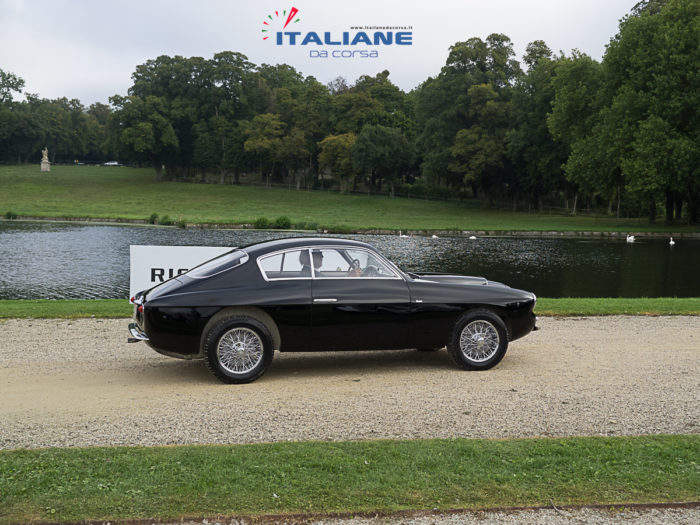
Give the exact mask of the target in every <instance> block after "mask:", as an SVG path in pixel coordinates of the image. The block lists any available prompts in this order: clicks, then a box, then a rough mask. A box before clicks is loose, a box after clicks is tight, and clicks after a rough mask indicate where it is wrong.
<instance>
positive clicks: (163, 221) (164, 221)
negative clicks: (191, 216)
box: [158, 215, 173, 226]
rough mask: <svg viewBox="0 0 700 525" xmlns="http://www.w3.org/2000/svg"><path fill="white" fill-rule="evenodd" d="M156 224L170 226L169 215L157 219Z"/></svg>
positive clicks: (171, 221) (171, 222)
mask: <svg viewBox="0 0 700 525" xmlns="http://www.w3.org/2000/svg"><path fill="white" fill-rule="evenodd" d="M158 224H160V225H161V226H172V224H173V220H172V219H171V218H170V216H169V215H163V216H161V217H160V218H159V219H158Z"/></svg>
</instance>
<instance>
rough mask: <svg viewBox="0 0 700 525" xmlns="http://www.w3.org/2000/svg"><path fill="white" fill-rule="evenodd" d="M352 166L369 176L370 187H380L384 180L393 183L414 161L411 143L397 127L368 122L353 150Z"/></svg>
mask: <svg viewBox="0 0 700 525" xmlns="http://www.w3.org/2000/svg"><path fill="white" fill-rule="evenodd" d="M352 154H353V167H354V169H355V170H357V171H358V172H360V173H366V174H368V175H369V187H371V188H375V189H377V190H381V187H382V182H387V183H388V184H389V186H390V192H391V196H392V197H393V195H394V185H395V183H396V179H397V178H398V176H399V174H400V173H401V171H402V170H404V169H406V167H407V165H409V164H410V161H411V148H410V144H409V142H408V141H407V140H406V138H405V137H404V136H403V134H402V133H401V130H399V129H397V128H388V127H386V126H379V125H373V124H367V125H366V126H364V127H363V128H362V131H361V132H360V134H359V135H358V136H357V140H356V141H355V145H354V146H353V150H352Z"/></svg>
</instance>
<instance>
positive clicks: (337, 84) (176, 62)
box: [0, 0, 700, 222]
mask: <svg viewBox="0 0 700 525" xmlns="http://www.w3.org/2000/svg"><path fill="white" fill-rule="evenodd" d="M699 50H700V3H699V2H698V1H697V0H645V1H643V2H640V3H638V4H637V5H636V6H635V7H634V8H633V9H632V11H631V12H630V13H629V14H628V15H627V16H626V17H624V18H623V19H622V20H621V21H620V25H619V30H618V33H617V35H616V36H615V37H614V38H613V39H612V40H611V41H610V43H609V44H608V46H607V49H606V52H605V54H604V56H603V59H602V61H600V62H598V61H596V60H594V59H592V58H591V57H589V56H587V55H586V54H584V53H581V52H579V51H577V50H574V51H572V52H571V53H570V54H569V55H565V54H563V53H561V52H560V53H559V55H556V54H554V53H553V52H552V51H551V50H550V49H549V47H548V46H547V45H546V43H545V42H543V41H541V40H538V41H534V42H532V43H530V44H529V45H528V46H527V48H526V52H525V54H524V56H523V57H522V62H520V61H518V60H516V58H515V53H514V51H513V44H512V42H511V40H510V39H509V38H508V37H507V36H506V35H503V34H491V35H489V36H488V37H487V38H486V39H480V38H470V39H468V40H466V41H463V42H457V43H455V44H454V45H453V46H451V47H450V50H449V54H448V57H447V60H446V62H445V65H444V66H443V67H442V69H441V71H440V73H439V74H438V75H437V76H435V77H431V78H428V79H427V80H425V81H424V82H423V83H422V84H420V85H419V86H417V87H416V88H415V89H413V90H412V91H410V92H409V93H405V92H403V91H402V90H401V89H399V88H398V87H397V86H395V85H394V84H393V83H392V82H391V81H390V80H389V72H388V71H383V72H381V73H378V74H377V75H375V76H369V75H365V76H361V77H360V78H358V79H357V80H356V81H355V82H354V84H352V83H349V82H348V81H347V80H346V79H344V78H342V77H339V78H337V79H336V80H334V81H332V82H330V83H329V84H328V85H323V84H321V83H319V82H318V81H317V80H316V79H315V78H313V77H304V76H303V75H302V74H301V73H300V72H298V71H297V70H295V69H294V68H293V67H291V66H288V65H274V66H273V65H267V64H263V65H255V64H253V63H251V62H250V61H249V60H248V59H247V58H246V57H245V56H244V55H242V54H240V53H235V52H231V51H225V52H221V53H218V54H216V55H214V56H213V58H211V59H204V58H200V57H191V58H184V57H181V56H174V57H171V56H160V57H158V58H156V59H153V60H148V61H147V62H146V63H144V64H141V65H139V66H137V67H136V70H135V72H134V73H133V74H132V80H133V84H132V86H131V87H130V88H129V90H128V94H127V95H126V96H123V95H115V96H113V97H111V98H110V105H109V106H108V105H105V104H93V105H91V106H90V107H89V108H85V107H83V106H82V105H81V104H80V102H79V101H78V100H67V99H65V98H61V99H56V100H46V99H40V98H39V97H38V96H36V95H32V94H25V99H26V100H24V101H21V102H20V101H16V100H13V93H20V92H21V91H22V89H23V80H22V79H20V78H18V77H16V76H15V75H13V74H12V73H6V72H4V71H2V70H0V161H2V162H20V163H21V162H34V161H35V160H36V159H37V155H38V153H37V152H39V151H40V150H41V148H42V147H44V146H47V147H48V148H49V151H50V153H51V156H52V158H51V160H52V161H53V162H73V161H74V160H76V159H97V160H99V159H107V158H109V159H119V160H120V161H122V162H129V163H133V164H139V165H149V166H152V167H153V168H154V170H155V173H156V176H157V177H158V179H159V180H160V179H168V180H183V179H186V180H200V181H203V182H204V181H206V182H218V183H221V184H228V183H233V184H238V183H240V182H241V178H242V177H245V179H244V180H252V179H257V180H260V181H262V182H264V183H267V184H273V183H277V184H280V183H284V184H287V185H290V186H294V187H296V188H302V187H304V188H308V187H315V188H318V187H322V188H335V189H338V190H340V191H367V192H386V193H389V194H391V195H393V194H394V193H396V192H400V193H409V194H412V195H416V196H432V197H452V196H462V197H473V198H479V199H483V200H486V201H488V202H489V203H491V204H494V205H495V204H498V205H501V206H503V205H507V206H508V207H512V208H513V209H522V208H523V207H527V208H534V209H540V210H542V209H543V208H544V207H545V206H552V205H554V206H559V207H562V208H566V209H568V210H569V211H570V212H571V213H576V212H577V211H580V210H581V209H582V208H586V209H591V208H593V209H596V210H605V211H606V212H607V213H609V214H614V215H616V216H643V215H647V216H648V217H649V218H650V220H655V219H656V218H657V216H659V215H662V216H664V217H665V219H666V220H667V221H689V222H697V221H698V210H699V209H700V177H699V176H698V170H699V168H698V166H700V122H699V121H698V117H699V113H700V109H699V108H700V78H699V75H700V51H699Z"/></svg>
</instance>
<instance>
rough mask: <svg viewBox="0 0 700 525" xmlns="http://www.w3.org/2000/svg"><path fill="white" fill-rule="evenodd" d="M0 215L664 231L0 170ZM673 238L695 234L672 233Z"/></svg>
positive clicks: (136, 177)
mask: <svg viewBox="0 0 700 525" xmlns="http://www.w3.org/2000/svg"><path fill="white" fill-rule="evenodd" d="M0 187H2V192H0V215H1V216H5V214H6V213H8V212H11V213H14V214H17V215H19V216H35V217H90V218H101V219H119V218H123V219H141V220H142V219H147V218H148V217H150V216H151V214H153V213H155V214H158V215H159V216H160V217H163V216H164V215H168V216H169V217H170V219H172V220H184V221H186V222H187V223H190V224H192V223H198V224H201V223H220V224H221V223H223V224H251V223H254V222H255V220H256V219H258V218H261V217H266V218H268V219H271V220H274V219H275V218H277V217H280V216H287V217H289V218H290V219H291V222H292V224H297V225H298V224H306V225H309V224H315V225H317V226H318V227H320V228H326V229H330V230H331V231H347V230H358V229H359V230H368V229H389V230H404V231H406V230H469V231H474V230H500V231H601V232H609V231H620V232H625V231H640V232H642V231H662V232H665V231H669V227H668V226H664V225H663V224H657V225H649V224H648V222H647V220H646V219H614V218H610V217H604V218H599V217H598V218H596V217H583V216H576V217H566V216H559V215H546V214H534V213H533V214H528V213H524V212H523V213H513V212H507V211H497V210H493V209H489V208H487V207H485V206H484V205H483V203H481V202H457V201H450V202H443V201H427V200H423V199H407V198H395V199H390V198H388V197H385V196H367V195H342V194H338V193H331V192H323V191H303V190H302V191H296V190H294V189H281V188H274V189H267V188H264V187H253V186H220V185H217V184H193V183H184V182H159V183H157V182H155V172H154V171H153V170H152V169H150V168H148V169H147V168H143V169H142V168H127V167H103V166H52V168H51V172H50V173H41V172H40V171H39V167H38V166H35V165H19V166H0ZM671 228H672V230H673V231H674V232H698V231H700V227H689V226H673V227H671Z"/></svg>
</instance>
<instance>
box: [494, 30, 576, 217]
mask: <svg viewBox="0 0 700 525" xmlns="http://www.w3.org/2000/svg"><path fill="white" fill-rule="evenodd" d="M523 62H524V63H525V64H526V65H527V67H528V70H527V73H526V74H525V75H523V76H522V77H520V78H519V79H518V80H517V81H516V84H515V86H514V88H513V97H512V99H511V105H510V125H511V129H510V130H509V131H508V132H507V135H506V149H507V155H508V158H509V159H510V161H511V164H512V165H513V167H514V168H513V169H514V177H513V179H512V180H511V188H510V190H511V194H512V195H513V208H514V209H515V207H516V205H517V199H518V196H519V195H521V194H524V196H527V197H528V199H529V200H530V202H532V203H534V204H535V205H536V206H537V207H538V208H539V209H540V211H542V208H543V204H544V203H543V198H544V196H545V195H547V194H548V193H552V192H558V191H562V190H565V189H566V179H565V177H564V172H563V170H562V168H561V166H562V164H563V163H564V162H565V161H566V158H567V157H568V154H569V149H568V147H567V146H566V145H565V144H563V143H562V142H557V141H555V140H554V137H553V136H552V134H551V133H550V131H549V129H548V128H547V115H548V114H549V112H550V111H551V108H552V102H553V100H554V86H553V84H552V80H553V78H554V71H555V64H556V63H555V61H554V60H552V52H551V50H550V49H549V47H547V45H546V44H545V43H544V42H543V41H542V40H536V41H534V42H531V43H530V44H528V46H527V48H526V53H525V56H524V57H523Z"/></svg>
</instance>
